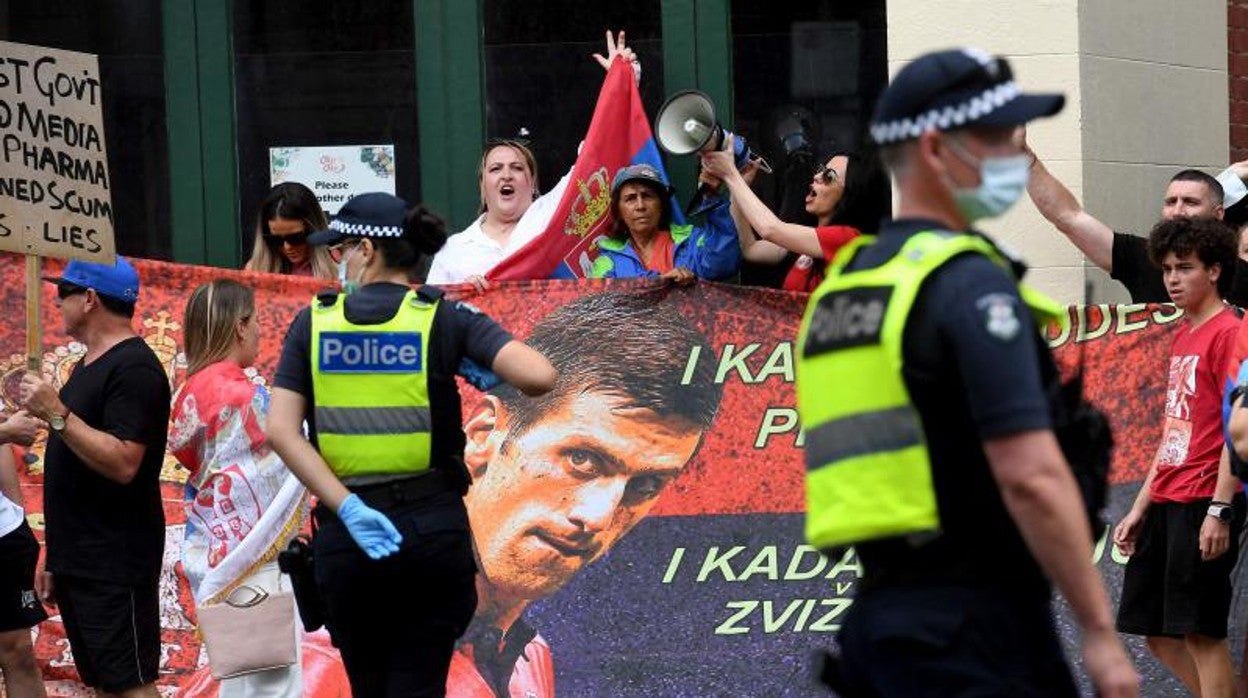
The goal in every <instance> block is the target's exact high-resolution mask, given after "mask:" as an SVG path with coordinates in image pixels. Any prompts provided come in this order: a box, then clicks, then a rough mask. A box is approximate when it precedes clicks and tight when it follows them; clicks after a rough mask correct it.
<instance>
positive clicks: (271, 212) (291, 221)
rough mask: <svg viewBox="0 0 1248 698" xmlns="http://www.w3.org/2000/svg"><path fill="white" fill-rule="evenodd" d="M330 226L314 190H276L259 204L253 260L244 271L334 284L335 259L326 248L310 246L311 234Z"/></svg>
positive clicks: (292, 185)
mask: <svg viewBox="0 0 1248 698" xmlns="http://www.w3.org/2000/svg"><path fill="white" fill-rule="evenodd" d="M328 224H329V223H328V221H326V219H325V212H324V211H323V210H321V203H320V202H319V201H317V200H316V194H313V193H312V190H311V189H308V188H307V187H305V186H303V185H302V184H299V183H298V182H283V183H281V184H279V185H277V186H275V187H273V188H272V189H270V190H269V194H268V196H266V197H264V201H263V202H262V203H261V204H260V213H259V215H257V216H256V236H255V242H254V243H253V244H252V247H251V259H248V260H247V264H246V265H244V266H243V269H246V270H247V271H263V272H268V273H270V274H293V275H295V276H315V277H317V278H318V279H326V280H331V281H332V280H333V279H334V258H333V257H332V256H330V254H329V251H328V250H326V249H325V248H324V247H311V246H309V245H308V234H309V233H311V232H312V231H314V230H324V229H325V228H326V226H328Z"/></svg>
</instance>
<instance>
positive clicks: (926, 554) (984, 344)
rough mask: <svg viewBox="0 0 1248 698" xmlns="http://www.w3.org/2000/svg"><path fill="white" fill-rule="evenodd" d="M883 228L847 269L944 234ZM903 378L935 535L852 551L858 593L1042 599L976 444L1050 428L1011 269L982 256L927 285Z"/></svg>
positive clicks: (910, 329)
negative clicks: (978, 589) (949, 591)
mask: <svg viewBox="0 0 1248 698" xmlns="http://www.w3.org/2000/svg"><path fill="white" fill-rule="evenodd" d="M942 229H944V228H943V226H941V225H940V224H938V223H935V222H932V221H923V220H899V221H892V222H889V223H887V224H885V225H884V226H883V228H882V229H881V231H880V234H879V237H878V238H877V241H876V242H875V243H874V244H872V245H870V246H868V247H865V248H863V249H862V250H860V251H859V252H858V253H857V254H856V255H855V257H854V259H853V260H851V262H850V264H849V269H850V270H861V269H870V268H874V267H878V266H880V265H881V264H883V263H884V262H886V261H887V260H888V259H890V258H891V257H893V256H894V255H895V254H896V253H897V251H898V250H900V249H901V247H902V245H903V244H904V243H905V242H906V240H908V239H909V238H910V237H911V236H912V235H914V234H915V233H918V232H920V231H924V230H942ZM902 356H903V370H902V373H903V380H904V381H905V384H906V387H907V388H908V389H909V391H910V395H911V398H912V400H913V402H914V405H915V407H916V408H917V409H918V411H919V414H920V418H921V421H922V424H923V430H924V434H925V435H926V438H927V446H928V451H929V454H930V457H931V463H932V477H933V486H934V489H935V492H936V500H937V506H938V509H939V512H940V520H941V526H942V534H941V535H940V536H939V537H937V538H936V539H934V540H932V541H930V542H928V543H926V544H924V545H921V546H918V547H914V546H912V545H911V544H910V543H909V542H906V541H902V540H897V539H892V540H888V541H879V542H875V543H865V544H861V545H859V546H857V550H858V554H859V557H860V559H861V561H862V564H863V568H864V572H865V576H864V579H863V589H864V591H865V590H868V589H872V588H880V587H890V586H909V585H926V584H941V583H949V584H974V585H991V586H994V587H1004V588H1007V589H1010V590H1011V591H1014V592H1017V593H1020V594H1024V595H1027V594H1035V598H1044V599H1046V600H1047V598H1048V594H1049V587H1048V583H1047V581H1045V578H1044V576H1043V574H1042V573H1041V571H1040V569H1039V567H1038V566H1037V564H1036V562H1035V560H1034V559H1033V558H1032V557H1031V554H1030V552H1029V551H1028V550H1027V547H1026V545H1025V543H1024V541H1023V539H1022V536H1021V534H1020V532H1019V530H1018V527H1017V526H1016V525H1015V523H1014V521H1013V520H1012V519H1011V518H1010V516H1009V514H1008V512H1007V511H1006V509H1005V505H1004V503H1003V501H1002V499H1001V495H1000V493H999V491H998V489H997V485H996V481H995V480H994V479H993V477H992V472H991V469H990V467H989V465H988V461H987V458H986V456H985V455H984V452H983V448H982V444H983V442H984V441H987V440H991V439H994V438H998V437H1005V436H1009V435H1012V434H1016V433H1020V432H1025V431H1030V430H1037V429H1049V428H1051V424H1052V419H1051V413H1050V409H1049V404H1048V401H1047V398H1046V397H1045V393H1044V391H1043V388H1042V385H1043V381H1042V373H1041V362H1042V361H1047V362H1049V364H1050V368H1052V357H1051V356H1050V355H1049V352H1048V348H1047V345H1045V343H1044V339H1043V338H1042V337H1041V336H1040V333H1039V332H1038V331H1037V330H1036V324H1035V320H1034V319H1033V317H1032V315H1031V312H1030V310H1029V309H1028V308H1027V306H1026V305H1025V304H1024V303H1023V302H1022V300H1021V298H1020V297H1019V294H1018V289H1017V286H1016V285H1015V282H1014V280H1013V279H1012V278H1011V277H1010V275H1009V273H1008V272H1007V271H1006V270H1005V269H1003V268H1002V267H1000V266H998V265H997V264H996V263H995V262H993V261H991V260H989V259H988V258H987V257H984V256H983V255H978V254H967V255H961V256H958V257H955V258H954V259H952V260H950V261H949V262H948V263H946V264H945V265H943V266H942V267H940V268H939V269H937V270H936V271H934V272H933V273H932V275H931V276H930V277H928V279H927V280H926V281H925V282H924V286H923V288H922V289H921V290H920V292H919V296H918V298H917V299H916V301H915V305H914V307H913V309H912V310H911V313H910V316H909V319H908V320H907V322H906V328H905V331H904V334H903V335H902Z"/></svg>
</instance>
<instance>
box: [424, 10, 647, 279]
mask: <svg viewBox="0 0 1248 698" xmlns="http://www.w3.org/2000/svg"><path fill="white" fill-rule="evenodd" d="M606 37H607V38H606V49H607V53H606V55H605V56H603V55H602V54H597V53H595V54H594V55H593V58H594V60H595V61H597V62H598V65H600V66H602V68H603V70H610V68H611V64H612V62H614V60H615V59H616V57H617V56H618V57H619V58H621V59H622V60H624V61H626V62H628V63H629V64H631V65H632V67H633V76H634V79H635V80H636V81H638V82H640V80H641V63H640V62H639V61H638V60H637V55H636V54H635V53H634V52H633V50H632V49H631V48H629V47H628V46H627V45H626V44H625V40H624V32H623V30H621V31H620V32H619V35H618V37H617V36H613V35H612V33H611V31H610V30H608V31H607V34H606ZM477 172H478V175H479V183H480V187H481V215H480V216H478V218H477V220H475V221H473V222H472V224H471V225H469V226H468V227H467V228H465V229H463V230H461V231H459V232H458V233H456V234H454V235H452V236H451V237H450V239H449V240H447V243H446V245H445V246H444V247H443V248H442V250H441V251H440V252H438V254H437V255H435V256H434V258H433V264H432V265H431V266H430V267H429V275H428V278H427V279H426V282H427V283H430V284H455V283H462V282H468V283H471V284H472V285H473V286H474V287H476V289H477V290H478V291H484V290H485V289H486V288H488V287H489V282H488V281H486V278H485V275H486V273H488V272H489V271H490V270H491V269H493V268H494V267H495V266H497V265H498V263H499V262H501V261H503V260H504V259H506V258H507V257H508V256H510V255H511V254H513V253H515V252H516V251H518V250H520V249H521V248H522V247H524V246H525V245H526V244H527V243H528V242H529V241H531V240H532V239H533V238H534V237H536V236H537V235H539V234H541V232H542V231H543V230H545V229H546V227H547V225H548V224H549V223H550V219H551V217H552V216H553V215H555V212H556V210H557V209H558V208H559V203H560V200H561V199H562V198H563V194H564V191H565V190H566V189H567V187H568V183H569V182H570V180H571V174H572V170H571V169H569V170H568V173H567V174H565V175H564V176H563V177H562V178H561V179H560V180H559V182H558V183H556V184H555V186H554V187H553V188H552V189H551V190H550V191H548V192H546V193H545V194H542V193H541V192H540V187H539V185H538V177H537V159H536V158H534V157H533V153H532V152H531V151H530V150H529V148H528V144H527V143H525V142H522V141H520V140H515V139H494V140H491V141H490V142H488V143H487V144H486V146H485V150H484V151H483V152H482V153H481V164H480V166H479V167H478V169H477Z"/></svg>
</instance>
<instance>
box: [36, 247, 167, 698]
mask: <svg viewBox="0 0 1248 698" xmlns="http://www.w3.org/2000/svg"><path fill="white" fill-rule="evenodd" d="M45 280H46V281H51V282H53V283H55V284H56V287H57V288H56V294H57V306H58V307H59V308H60V310H61V315H62V317H63V319H64V321H65V332H66V334H68V335H69V336H71V337H73V338H74V339H76V340H78V341H80V342H82V343H83V344H85V345H86V347H87V353H86V355H85V356H84V357H83V358H82V360H81V361H80V362H79V363H78V364H77V365H76V366H75V367H74V370H73V372H72V373H71V374H70V376H69V380H68V381H66V383H65V385H64V386H63V387H62V388H61V390H60V393H59V394H58V393H57V390H56V388H55V387H54V386H53V385H52V383H50V382H49V381H48V380H47V378H45V377H44V376H41V375H38V374H34V373H30V374H27V375H26V376H25V377H24V378H23V379H22V394H23V396H24V402H25V407H26V409H28V410H29V411H30V412H31V414H33V415H36V416H38V417H40V418H41V419H43V420H44V421H45V422H47V424H48V428H49V430H50V433H49V434H48V446H47V451H46V453H45V455H44V467H45V469H44V484H43V497H44V499H43V508H44V516H45V518H46V526H47V528H46V543H47V570H46V572H42V573H40V574H39V576H38V578H37V579H36V589H37V590H38V591H39V593H40V595H41V596H42V597H43V598H44V600H45V601H48V602H55V603H56V604H57V605H58V606H59V608H60V611H61V618H62V620H63V621H64V623H65V633H66V635H67V636H68V638H69V643H70V648H71V650H72V651H73V655H74V663H75V665H76V666H77V669H78V674H79V676H80V677H81V678H82V680H83V682H84V683H86V684H87V685H88V686H91V687H93V688H95V689H96V690H97V691H99V692H101V693H104V694H114V695H122V696H157V695H158V693H157V691H156V687H155V684H154V682H155V680H156V671H157V668H158V665H159V661H160V604H159V597H158V591H157V590H158V581H159V578H160V566H161V558H162V557H163V555H164V543H165V517H164V511H163V509H162V507H161V501H160V467H161V462H162V461H163V460H164V454H165V433H166V429H167V426H168V422H169V379H168V376H167V375H166V374H165V371H164V369H163V368H162V367H161V365H160V362H159V360H157V358H156V355H155V353H153V352H152V350H151V348H149V347H148V346H147V343H146V342H144V341H143V339H142V338H140V337H138V336H137V335H136V334H135V333H134V330H133V329H132V328H131V320H132V319H133V317H134V305H135V302H136V301H137V300H138V297H139V276H138V273H136V272H135V270H134V267H132V266H131V265H130V263H129V262H128V261H126V260H125V259H124V258H122V257H118V258H117V261H116V263H115V264H113V265H103V264H89V263H83V262H80V261H77V260H75V261H72V262H70V263H69V264H68V265H66V267H65V271H64V272H63V273H62V275H61V276H59V277H51V278H49V277H45ZM53 580H55V595H54V593H53V587H54V584H53ZM54 599H55V600H54ZM53 600H54V601H53Z"/></svg>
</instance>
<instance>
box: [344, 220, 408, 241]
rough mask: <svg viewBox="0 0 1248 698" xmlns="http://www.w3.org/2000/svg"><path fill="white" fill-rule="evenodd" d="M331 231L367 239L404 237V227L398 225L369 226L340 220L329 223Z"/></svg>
mask: <svg viewBox="0 0 1248 698" xmlns="http://www.w3.org/2000/svg"><path fill="white" fill-rule="evenodd" d="M329 229H330V230H333V231H336V232H339V233H342V234H343V235H357V236H359V237H366V238H399V237H403V227H402V226H397V225H367V224H365V223H346V222H344V221H342V220H341V219H339V220H333V221H330V222H329Z"/></svg>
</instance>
